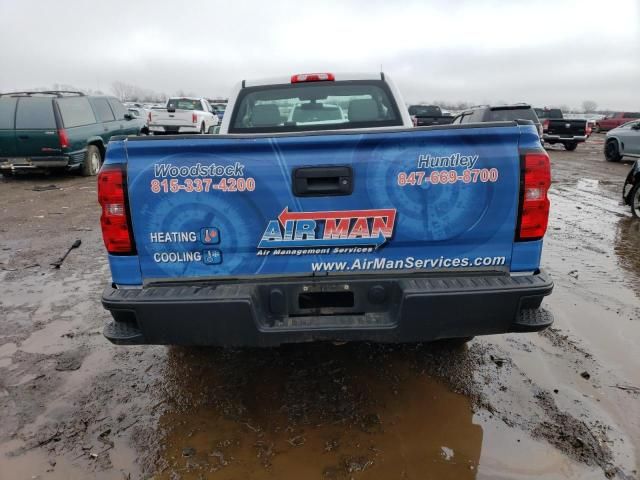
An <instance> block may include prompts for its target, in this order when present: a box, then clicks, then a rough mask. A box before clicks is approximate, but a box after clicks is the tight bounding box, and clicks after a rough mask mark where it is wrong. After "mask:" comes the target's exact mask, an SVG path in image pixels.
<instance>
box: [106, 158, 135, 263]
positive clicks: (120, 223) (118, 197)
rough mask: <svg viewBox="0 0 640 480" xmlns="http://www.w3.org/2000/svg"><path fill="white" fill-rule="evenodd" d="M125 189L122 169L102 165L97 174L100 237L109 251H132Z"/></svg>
mask: <svg viewBox="0 0 640 480" xmlns="http://www.w3.org/2000/svg"><path fill="white" fill-rule="evenodd" d="M125 189H126V184H125V173H124V169H123V168H122V167H121V166H120V165H104V166H103V167H102V169H101V170H100V173H99V174H98V201H99V202H100V205H101V206H102V215H101V216H100V224H101V225H102V238H103V239H104V245H105V247H107V251H108V252H109V253H115V254H123V253H134V248H133V240H132V235H131V225H130V223H129V216H128V209H127V202H126V192H125Z"/></svg>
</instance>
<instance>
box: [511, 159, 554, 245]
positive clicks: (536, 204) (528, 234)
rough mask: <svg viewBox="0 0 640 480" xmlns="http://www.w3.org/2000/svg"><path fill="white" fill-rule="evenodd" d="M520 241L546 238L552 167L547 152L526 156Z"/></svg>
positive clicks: (521, 204) (521, 201)
mask: <svg viewBox="0 0 640 480" xmlns="http://www.w3.org/2000/svg"><path fill="white" fill-rule="evenodd" d="M523 167H524V170H523V172H522V177H523V178H522V182H521V185H522V191H521V192H520V195H521V199H520V215H519V218H518V229H517V232H518V240H539V239H541V238H542V237H544V234H545V232H546V231H547V223H548V221H549V199H548V198H547V192H548V191H549V187H550V186H551V166H550V163H549V155H547V153H546V152H532V153H526V154H525V155H524V161H523Z"/></svg>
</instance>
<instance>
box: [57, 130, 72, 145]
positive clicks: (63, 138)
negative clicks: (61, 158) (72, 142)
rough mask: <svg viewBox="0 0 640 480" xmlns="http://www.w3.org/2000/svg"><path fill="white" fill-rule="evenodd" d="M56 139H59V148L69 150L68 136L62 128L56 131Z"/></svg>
mask: <svg viewBox="0 0 640 480" xmlns="http://www.w3.org/2000/svg"><path fill="white" fill-rule="evenodd" d="M58 138H59V139H60V148H69V136H68V135H67V131H66V130H65V129H64V128H59V129H58Z"/></svg>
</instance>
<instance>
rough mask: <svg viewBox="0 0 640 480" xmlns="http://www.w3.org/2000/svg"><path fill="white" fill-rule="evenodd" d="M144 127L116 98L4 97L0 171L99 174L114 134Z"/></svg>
mask: <svg viewBox="0 0 640 480" xmlns="http://www.w3.org/2000/svg"><path fill="white" fill-rule="evenodd" d="M144 129H145V123H144V121H143V120H142V119H137V118H136V117H135V116H134V115H133V114H132V113H131V112H128V111H127V110H126V109H125V107H124V106H123V105H122V103H120V101H119V100H117V99H116V98H114V97H103V96H87V95H85V94H83V93H82V92H70V91H47V92H15V93H5V94H0V171H2V173H3V174H12V173H14V172H16V171H20V170H33V169H53V168H58V169H79V170H80V172H81V173H82V174H83V175H87V176H88V175H95V174H97V173H98V170H99V169H100V165H101V164H102V159H103V158H104V155H105V150H106V145H107V143H108V142H109V139H110V138H111V137H112V136H114V135H138V134H140V133H141V132H143V131H144Z"/></svg>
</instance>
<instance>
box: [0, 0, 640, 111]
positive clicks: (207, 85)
mask: <svg viewBox="0 0 640 480" xmlns="http://www.w3.org/2000/svg"><path fill="white" fill-rule="evenodd" d="M396 3H397V5H396ZM639 4H640V0H615V1H608V2H607V1H602V0H599V1H587V0H581V1H575V2H574V1H562V0H555V1H534V0H529V1H509V2H506V1H484V2H483V1H455V2H454V1H445V0H443V1H432V2H427V1H422V2H411V1H402V2H394V1H378V0H353V1H348V0H343V1H335V2H334V1H328V0H324V1H313V2H311V1H309V2H307V1H303V0H297V1H295V0H294V1H277V0H269V1H242V0H235V1H213V0H209V1H207V0H189V1H183V2H176V1H175V0H172V1H164V0H149V1H146V0H145V1H141V0H137V1H135V0H128V1H120V0H117V1H114V0H109V1H104V2H90V1H86V0H57V1H49V0H40V1H31V0H0V91H7V90H17V89H20V90H22V89H28V88H35V87H42V86H51V85H53V84H56V83H57V84H71V85H75V86H77V87H78V88H85V89H86V88H90V89H100V90H103V91H105V92H110V91H111V85H112V83H113V82H114V81H117V80H120V81H124V82H128V83H132V84H135V85H138V86H140V87H143V88H149V89H153V90H156V91H161V92H166V93H168V94H173V93H175V92H177V91H179V90H183V91H186V92H193V93H195V94H201V95H204V96H226V95H228V94H229V91H230V89H231V87H232V86H233V85H234V84H235V83H236V82H238V81H239V80H242V79H243V78H260V77H266V76H274V75H290V74H292V73H302V72H312V71H321V72H322V71H327V72H331V71H379V69H380V66H381V65H382V68H383V70H384V71H385V72H386V73H388V74H389V75H391V76H392V77H393V78H394V79H395V80H396V83H398V85H399V87H400V89H401V91H402V92H403V94H404V96H405V100H407V101H434V100H446V101H469V102H474V103H486V102H499V101H506V102H519V101H525V102H530V103H533V104H535V105H536V106H538V105H539V106H543V105H569V106H575V107H579V106H580V105H581V103H582V101H584V100H594V101H596V102H597V103H598V105H599V107H609V108H612V109H621V110H623V109H627V110H640V5H639Z"/></svg>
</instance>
